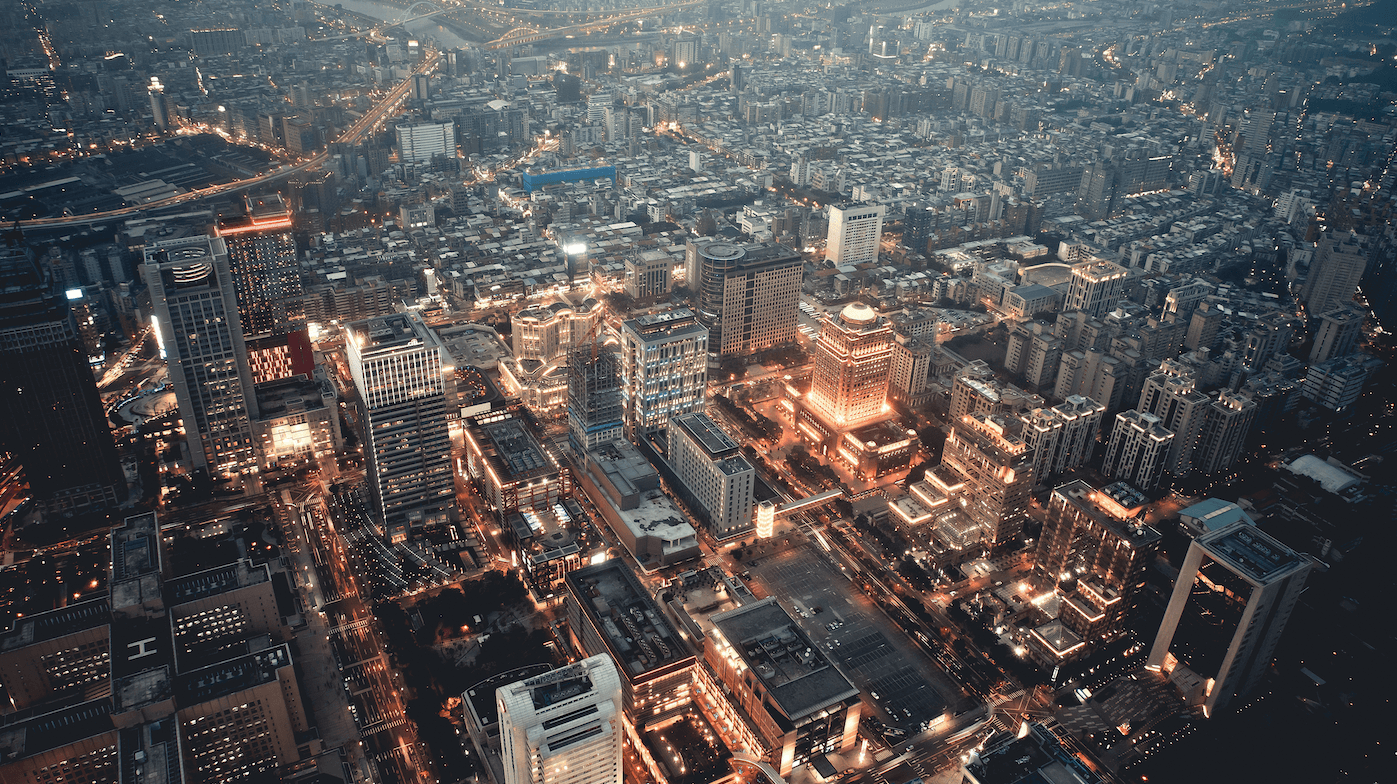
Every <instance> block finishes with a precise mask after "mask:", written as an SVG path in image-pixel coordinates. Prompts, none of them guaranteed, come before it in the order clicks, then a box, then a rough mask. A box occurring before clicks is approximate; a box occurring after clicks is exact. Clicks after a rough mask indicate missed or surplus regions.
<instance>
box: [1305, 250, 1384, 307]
mask: <svg viewBox="0 0 1397 784" xmlns="http://www.w3.org/2000/svg"><path fill="white" fill-rule="evenodd" d="M1371 255H1372V247H1371V246H1370V244H1369V242H1368V238H1367V237H1364V236H1362V235H1360V234H1356V233H1354V232H1351V231H1349V232H1337V231H1329V232H1325V233H1324V236H1322V237H1320V240H1319V248H1318V249H1316V251H1315V257H1314V260H1313V261H1311V262H1310V271H1309V273H1308V274H1307V275H1306V276H1305V284H1304V285H1303V286H1301V287H1300V301H1301V302H1304V303H1305V310H1306V311H1308V312H1309V313H1311V314H1316V315H1317V314H1320V313H1327V312H1329V311H1331V310H1333V309H1334V308H1337V307H1339V306H1341V305H1347V304H1348V303H1349V302H1352V301H1353V294H1354V292H1355V291H1357V290H1358V281H1359V280H1360V279H1361V278H1362V277H1363V271H1364V270H1365V269H1366V268H1367V266H1368V258H1369V256H1371Z"/></svg>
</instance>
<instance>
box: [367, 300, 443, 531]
mask: <svg viewBox="0 0 1397 784" xmlns="http://www.w3.org/2000/svg"><path fill="white" fill-rule="evenodd" d="M344 331H345V336H344V337H345V340H344V346H345V355H346V358H347V359H348V360H349V373H350V375H351V376H353V378H354V385H355V387H356V388H357V389H358V390H359V398H360V406H361V407H362V411H363V422H364V435H365V444H364V452H365V456H366V457H367V459H368V463H369V477H370V480H371V485H372V489H373V495H374V501H375V503H376V504H377V506H378V512H379V515H380V518H381V522H382V525H383V527H384V531H385V532H386V533H387V535H388V536H389V537H390V538H391V539H392V540H393V541H402V540H405V539H406V538H407V536H408V534H409V532H410V531H412V530H415V529H418V528H421V527H424V526H429V525H438V524H441V523H444V522H446V517H447V512H448V510H449V509H450V507H451V503H452V501H453V497H454V494H455V483H454V480H453V477H452V470H451V438H450V436H449V435H448V433H447V424H446V420H447V415H448V413H449V412H450V410H451V404H452V399H453V398H454V396H455V395H454V393H455V383H454V375H453V373H454V369H453V368H452V367H451V359H450V356H449V355H448V354H447V353H446V349H445V347H444V346H442V344H441V340H440V339H439V338H438V337H437V335H436V333H435V332H433V331H432V330H431V329H430V328H429V327H428V326H427V324H426V323H425V322H424V321H423V320H422V317H421V316H419V315H418V314H416V313H394V314H391V315H387V316H377V317H375V318H371V319H365V320H363V321H356V322H353V323H351V324H346V325H345V328H344Z"/></svg>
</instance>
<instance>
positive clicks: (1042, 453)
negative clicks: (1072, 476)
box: [1019, 395, 1106, 481]
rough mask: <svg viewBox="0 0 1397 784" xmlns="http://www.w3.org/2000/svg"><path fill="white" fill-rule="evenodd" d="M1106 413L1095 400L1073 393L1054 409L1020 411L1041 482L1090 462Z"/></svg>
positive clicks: (1024, 433)
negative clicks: (1102, 418)
mask: <svg viewBox="0 0 1397 784" xmlns="http://www.w3.org/2000/svg"><path fill="white" fill-rule="evenodd" d="M1105 412H1106V407H1105V406H1103V405H1101V404H1100V403H1098V402H1096V401H1095V400H1092V399H1091V398H1089V397H1082V396H1081V395H1072V396H1070V397H1068V398H1067V400H1065V401H1063V402H1062V403H1059V404H1058V405H1056V406H1053V407H1052V408H1035V409H1033V410H1031V411H1025V412H1023V413H1020V414H1019V419H1020V420H1022V421H1023V425H1024V426H1023V430H1022V431H1021V432H1020V435H1021V437H1022V438H1023V440H1024V442H1025V443H1027V444H1028V446H1029V448H1031V449H1032V450H1033V475H1034V476H1035V477H1036V478H1037V479H1038V480H1039V481H1041V480H1043V479H1046V478H1047V477H1049V476H1056V475H1058V474H1061V473H1064V472H1066V471H1071V470H1072V469H1074V468H1079V467H1081V466H1083V465H1086V464H1087V462H1089V461H1090V460H1091V456H1092V453H1093V452H1095V451H1096V436H1097V434H1098V433H1099V432H1101V417H1102V416H1103V415H1104V414H1105Z"/></svg>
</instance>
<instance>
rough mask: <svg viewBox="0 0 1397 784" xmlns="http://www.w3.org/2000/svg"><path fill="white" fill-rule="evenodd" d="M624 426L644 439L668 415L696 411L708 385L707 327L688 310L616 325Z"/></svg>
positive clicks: (651, 315) (700, 405)
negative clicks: (618, 333)
mask: <svg viewBox="0 0 1397 784" xmlns="http://www.w3.org/2000/svg"><path fill="white" fill-rule="evenodd" d="M621 376H622V379H623V394H624V396H625V410H626V427H627V429H629V430H630V431H631V432H632V433H637V434H640V435H642V436H643V435H646V434H649V433H654V432H656V431H659V430H663V429H664V428H665V426H666V423H667V422H669V420H670V419H671V418H673V417H676V416H679V415H681V414H688V413H691V412H694V411H702V410H703V408H704V404H705V400H704V394H705V391H706V390H707V387H708V328H707V327H705V326H703V324H701V323H699V320H698V315H697V314H696V313H694V312H693V311H692V310H689V309H688V308H677V309H675V310H670V311H666V312H663V313H655V314H646V315H642V316H637V317H636V318H633V319H629V320H627V321H625V322H622V324H621Z"/></svg>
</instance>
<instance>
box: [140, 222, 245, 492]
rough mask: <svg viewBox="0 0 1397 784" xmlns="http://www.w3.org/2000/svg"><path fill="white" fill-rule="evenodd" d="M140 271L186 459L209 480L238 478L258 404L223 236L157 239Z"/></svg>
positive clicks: (147, 253) (149, 247)
mask: <svg viewBox="0 0 1397 784" xmlns="http://www.w3.org/2000/svg"><path fill="white" fill-rule="evenodd" d="M141 271H142V274H143V275H144V277H145V281H146V285H147V286H149V287H150V301H151V307H152V309H153V311H154V312H153V314H152V316H151V318H152V321H153V322H154V323H153V324H152V327H153V328H154V330H155V337H156V340H157V341H158V342H159V344H160V352H161V354H162V355H163V356H164V357H165V364H166V365H167V366H168V367H169V373H170V381H171V383H172V384H173V385H174V387H175V399H176V400H178V401H179V412H180V417H181V418H182V419H183V420H184V434H185V440H186V441H187V442H188V444H189V452H190V457H191V458H192V459H193V462H194V465H195V467H197V468H202V469H205V470H207V471H208V472H209V474H210V475H231V474H238V473H242V472H243V471H245V470H247V469H248V468H251V467H253V466H254V465H255V462H256V456H255V455H254V450H253V442H252V419H253V418H255V417H256V416H257V398H256V397H255V396H254V395H253V393H252V370H251V367H250V366H249V365H248V361H247V346H246V344H245V343H244V341H243V330H242V322H241V319H240V318H239V316H238V297H237V288H236V284H234V282H233V273H232V269H231V268H230V266H229V262H228V249H227V245H226V244H225V243H224V241H223V238H222V237H203V236H200V237H184V238H181V239H173V240H157V241H155V242H153V243H151V244H149V245H147V246H146V247H145V264H144V266H142V268H141Z"/></svg>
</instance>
